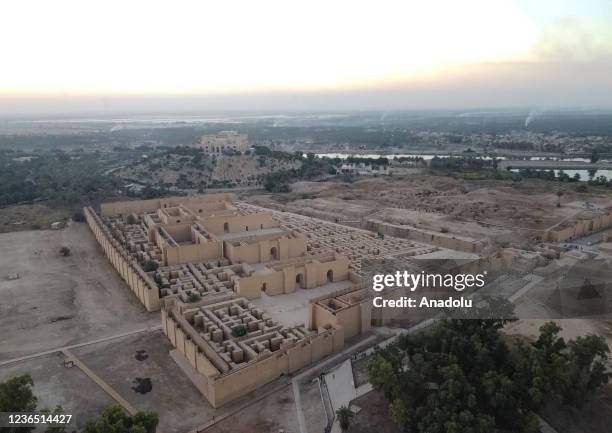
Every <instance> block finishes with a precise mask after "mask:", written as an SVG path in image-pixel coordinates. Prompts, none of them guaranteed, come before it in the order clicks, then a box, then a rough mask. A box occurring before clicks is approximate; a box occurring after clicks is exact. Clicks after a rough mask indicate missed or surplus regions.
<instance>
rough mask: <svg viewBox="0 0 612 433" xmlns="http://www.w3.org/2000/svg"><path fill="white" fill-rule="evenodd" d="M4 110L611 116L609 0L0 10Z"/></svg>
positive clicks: (68, 3)
mask: <svg viewBox="0 0 612 433" xmlns="http://www.w3.org/2000/svg"><path fill="white" fill-rule="evenodd" d="M0 14H2V16H3V17H4V18H5V20H4V22H3V26H2V27H0V38H2V40H3V41H5V43H4V44H3V45H4V46H3V55H2V57H3V62H2V63H3V65H2V67H1V68H0V115H1V116H5V115H9V114H21V113H24V114H27V113H41V114H42V113H62V112H66V113H72V112H79V111H83V112H92V113H93V112H98V113H107V112H109V113H110V112H121V111H139V110H146V111H151V110H155V109H156V107H157V106H159V107H158V108H159V109H160V110H173V109H176V110H182V111H189V110H194V111H198V110H209V111H214V110H240V109H242V110H275V109H278V110H286V109H294V110H316V109H322V110H325V109H348V108H362V109H400V108H453V107H486V106H542V107H548V106H550V107H557V106H580V107H582V106H584V107H601V106H611V105H612V101H611V100H610V99H611V98H610V95H612V28H611V27H612V26H610V25H609V23H610V22H612V2H609V1H606V0H586V1H580V2H576V1H568V0H498V1H492V0H472V1H465V2H457V1H452V0H431V1H392V0H377V1H361V2H355V1H344V0H338V1H323V0H312V1H308V2H299V3H298V2H290V1H262V2H252V1H234V2H202V1H178V2H172V3H170V2H155V1H147V2H145V1H130V2H119V1H115V0H108V1H104V2H102V1H90V2H82V1H72V0H57V1H54V2H46V1H34V0H23V1H20V2H4V3H3V4H1V5H0Z"/></svg>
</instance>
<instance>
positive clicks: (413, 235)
mask: <svg viewBox="0 0 612 433" xmlns="http://www.w3.org/2000/svg"><path fill="white" fill-rule="evenodd" d="M366 227H367V229H368V230H372V231H376V232H380V233H384V234H386V235H390V236H395V237H398V238H405V239H412V240H414V241H417V242H423V243H427V244H430V245H436V246H439V247H442V248H449V249H451V250H458V251H465V252H468V253H477V252H479V251H482V249H483V247H484V245H483V244H482V243H481V242H479V241H477V240H474V239H469V238H465V237H457V236H455V235H452V234H447V233H437V232H433V231H429V230H421V229H418V228H416V227H411V226H405V225H397V224H390V223H386V222H384V221H381V220H377V219H369V220H367V222H366Z"/></svg>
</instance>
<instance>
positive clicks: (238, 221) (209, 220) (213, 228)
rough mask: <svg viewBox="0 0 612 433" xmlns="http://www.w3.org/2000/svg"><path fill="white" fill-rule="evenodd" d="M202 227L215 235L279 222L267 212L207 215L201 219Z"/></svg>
mask: <svg viewBox="0 0 612 433" xmlns="http://www.w3.org/2000/svg"><path fill="white" fill-rule="evenodd" d="M201 224H202V227H204V228H205V229H206V230H207V231H209V232H210V233H212V234H215V235H222V234H225V233H240V232H248V231H249V230H250V231H255V230H262V229H270V228H277V227H280V223H279V222H278V221H275V220H274V219H272V216H271V215H270V214H267V213H263V212H262V213H252V214H247V215H220V216H214V215H213V216H209V217H206V218H205V219H204V220H202V221H201Z"/></svg>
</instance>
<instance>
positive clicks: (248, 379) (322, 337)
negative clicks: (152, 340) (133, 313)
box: [162, 307, 344, 408]
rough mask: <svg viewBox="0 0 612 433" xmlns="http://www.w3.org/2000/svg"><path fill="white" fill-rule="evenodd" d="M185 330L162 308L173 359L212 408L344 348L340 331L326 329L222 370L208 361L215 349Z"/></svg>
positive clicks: (173, 314) (169, 312) (337, 328)
mask: <svg viewBox="0 0 612 433" xmlns="http://www.w3.org/2000/svg"><path fill="white" fill-rule="evenodd" d="M181 322H182V324H181ZM186 328H189V326H188V325H185V322H184V319H182V318H181V317H180V315H179V314H176V312H175V310H173V309H171V308H170V309H166V308H165V307H164V308H162V329H163V331H164V333H165V334H166V336H167V337H168V339H169V340H170V342H171V343H172V345H173V346H174V347H175V348H176V353H174V354H173V357H174V359H175V360H176V361H177V364H178V365H179V366H180V367H181V368H182V369H183V371H184V372H185V373H186V374H187V376H188V377H189V378H190V379H191V380H192V382H193V383H194V385H195V386H196V387H197V388H198V390H199V391H200V392H201V393H202V394H203V395H204V396H205V397H206V399H207V400H208V401H209V402H210V404H211V405H212V406H213V407H215V408H218V407H220V406H223V405H224V404H227V403H230V402H232V401H234V400H236V399H238V398H240V397H243V396H244V395H245V394H247V393H249V392H251V391H254V390H256V389H257V388H259V387H261V386H263V385H265V384H267V383H269V382H271V381H273V380H274V379H277V378H279V377H280V376H282V375H286V374H291V373H294V372H295V371H297V370H299V369H301V368H303V367H306V366H308V365H310V364H312V363H314V362H317V361H319V360H320V359H322V358H323V357H325V356H327V355H330V354H332V353H334V352H338V351H340V350H342V349H343V348H344V332H343V329H342V328H341V327H334V326H328V327H327V328H326V329H321V330H320V332H318V333H317V334H316V335H313V336H309V337H307V338H306V339H305V340H302V341H298V342H297V343H293V344H289V345H286V346H284V347H281V348H280V349H279V350H277V351H275V352H271V353H267V354H265V355H261V356H260V357H259V358H258V359H256V360H255V361H253V362H251V363H249V364H247V365H246V366H244V367H241V368H239V369H236V370H234V371H224V368H223V364H221V363H220V362H219V360H217V362H215V363H213V362H212V361H211V359H213V360H214V359H215V358H214V357H215V355H216V353H215V351H214V349H212V348H211V347H210V346H209V344H208V343H207V342H206V341H204V340H203V339H200V340H199V341H197V343H196V342H194V337H195V338H197V337H196V336H194V335H193V334H192V333H190V332H189V331H186V330H185V329H186ZM207 346H208V347H207ZM221 361H222V360H221ZM215 364H217V365H215Z"/></svg>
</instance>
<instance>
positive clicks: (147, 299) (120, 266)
mask: <svg viewBox="0 0 612 433" xmlns="http://www.w3.org/2000/svg"><path fill="white" fill-rule="evenodd" d="M83 214H84V215H85V219H86V221H87V224H89V227H90V228H91V231H92V232H93V234H94V236H95V237H96V240H97V241H98V243H99V244H100V246H101V247H102V249H103V250H104V253H105V254H106V256H107V257H108V259H109V261H110V262H111V263H112V265H113V266H114V267H115V269H116V270H117V272H118V273H119V275H120V276H121V278H122V279H123V281H125V283H126V284H127V285H128V287H129V288H130V290H132V292H134V294H135V295H136V296H137V297H138V299H139V300H140V302H141V303H142V304H143V305H144V306H145V308H146V309H147V311H157V310H159V309H160V306H161V303H160V299H159V289H158V287H157V284H155V282H154V281H153V280H152V279H151V278H150V277H149V276H148V275H147V274H146V273H145V272H144V271H143V270H142V268H141V267H140V265H139V264H138V263H137V262H136V260H134V259H132V258H131V257H130V256H129V255H128V254H127V253H126V252H125V250H124V249H123V247H122V246H121V245H119V243H118V242H117V241H116V240H115V239H114V238H113V237H112V235H111V234H110V232H109V231H108V228H107V227H106V226H105V225H104V224H103V223H102V221H101V220H100V218H99V217H98V215H97V214H96V213H95V211H94V210H93V209H92V208H90V207H86V208H84V209H83Z"/></svg>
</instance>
